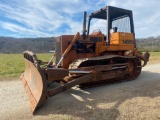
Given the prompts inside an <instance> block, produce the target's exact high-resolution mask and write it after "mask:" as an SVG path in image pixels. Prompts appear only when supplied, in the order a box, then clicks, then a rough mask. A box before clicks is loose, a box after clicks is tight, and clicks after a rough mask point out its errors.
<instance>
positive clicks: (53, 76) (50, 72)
mask: <svg viewBox="0 0 160 120" xmlns="http://www.w3.org/2000/svg"><path fill="white" fill-rule="evenodd" d="M45 73H46V74H47V80H51V81H54V80H61V79H63V78H64V77H66V76H68V74H69V70H67V69H64V68H46V70H45Z"/></svg>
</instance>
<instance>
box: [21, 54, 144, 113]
mask: <svg viewBox="0 0 160 120" xmlns="http://www.w3.org/2000/svg"><path fill="white" fill-rule="evenodd" d="M117 60H118V61H117ZM24 61H25V65H26V69H25V72H24V73H23V74H22V75H21V80H22V82H23V84H24V87H25V90H26V92H27V94H28V98H29V101H30V106H31V110H32V112H33V113H34V112H35V110H36V109H37V108H38V107H39V106H40V105H41V104H43V103H44V102H45V101H46V99H47V98H48V97H51V96H53V95H56V94H58V93H60V92H63V91H65V90H67V89H69V88H71V87H73V86H75V85H80V87H93V86H99V85H104V84H110V83H114V82H120V81H126V80H132V79H135V78H137V77H138V76H139V74H140V73H141V68H142V67H141V61H140V59H139V58H138V57H134V56H125V57H122V56H121V57H120V56H117V55H111V56H101V57H95V58H86V59H79V60H77V62H81V63H83V62H85V64H84V65H81V64H80V63H78V64H75V63H74V64H75V65H77V66H76V68H75V69H70V70H67V69H64V68H54V67H46V68H40V61H39V60H38V59H37V57H36V55H35V54H34V53H32V52H29V51H26V52H24ZM95 63H96V65H95ZM99 63H100V64H99ZM46 64H47V63H46ZM79 66H80V67H79ZM70 71H71V72H70ZM74 71H75V72H74ZM88 71H90V72H88ZM69 72H70V75H68V73H69ZM79 73H80V74H79ZM72 74H75V75H72ZM65 79H66V80H65ZM48 80H52V81H54V80H58V83H59V82H60V83H62V84H59V86H58V87H54V88H52V89H49V88H48V86H47V82H48ZM63 81H65V82H63Z"/></svg>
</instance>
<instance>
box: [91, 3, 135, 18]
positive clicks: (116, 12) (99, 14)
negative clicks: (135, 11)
mask: <svg viewBox="0 0 160 120" xmlns="http://www.w3.org/2000/svg"><path fill="white" fill-rule="evenodd" d="M107 12H109V15H110V18H111V19H114V18H118V17H121V16H125V15H131V14H132V11H131V10H126V9H122V8H117V7H112V6H106V7H104V8H101V9H100V10H97V11H95V12H93V13H91V14H90V16H89V17H90V18H98V19H107Z"/></svg>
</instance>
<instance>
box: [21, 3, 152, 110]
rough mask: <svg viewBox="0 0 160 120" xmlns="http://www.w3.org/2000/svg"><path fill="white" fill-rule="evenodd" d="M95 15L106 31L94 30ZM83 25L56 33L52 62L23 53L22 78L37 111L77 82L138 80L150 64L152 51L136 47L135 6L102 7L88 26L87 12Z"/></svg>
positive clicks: (82, 85)
mask: <svg viewBox="0 0 160 120" xmlns="http://www.w3.org/2000/svg"><path fill="white" fill-rule="evenodd" d="M92 19H98V20H99V19H103V20H106V24H104V25H103V26H106V31H101V30H95V31H93V32H92V33H90V25H92V24H91V21H92ZM82 28H83V32H82V34H80V33H79V32H77V33H76V35H62V36H60V37H56V39H55V53H54V54H53V56H52V58H51V59H50V61H49V62H43V61H41V60H39V59H38V58H37V57H36V54H34V53H33V52H32V51H25V52H24V53H23V55H24V61H25V67H26V68H25V71H24V73H23V74H22V75H21V77H20V78H21V80H22V82H23V84H24V87H25V89H26V92H27V94H28V98H29V101H30V106H31V110H32V112H33V113H34V112H35V110H36V109H37V108H38V107H39V106H41V105H42V104H43V103H44V102H45V101H46V100H47V98H49V97H51V96H54V95H56V94H58V93H61V92H63V91H65V90H67V89H69V88H71V87H73V86H75V85H77V86H79V87H80V88H87V87H94V86H99V85H104V84H110V83H115V82H121V81H129V80H134V79H136V78H137V77H138V76H139V75H140V73H141V69H142V67H143V66H145V65H146V64H147V62H148V60H149V56H150V54H149V53H148V52H145V53H143V54H142V53H140V52H138V49H137V48H136V41H135V32H134V23H133V15H132V11H131V10H126V9H122V8H117V7H112V6H106V7H104V8H101V9H100V10H98V11H95V12H93V13H91V14H90V15H89V18H88V26H87V29H86V12H84V14H83V27H82ZM54 57H55V58H54ZM53 59H54V60H53ZM51 84H56V87H55V86H54V87H53V85H51ZM51 86H52V87H51Z"/></svg>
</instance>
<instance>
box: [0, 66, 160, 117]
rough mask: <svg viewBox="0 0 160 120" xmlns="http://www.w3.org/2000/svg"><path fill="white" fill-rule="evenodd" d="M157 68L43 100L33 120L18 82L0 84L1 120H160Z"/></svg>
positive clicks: (159, 72) (159, 71) (146, 68)
mask: <svg viewBox="0 0 160 120" xmlns="http://www.w3.org/2000/svg"><path fill="white" fill-rule="evenodd" d="M159 113H160V64H154V65H148V66H146V67H144V68H143V71H142V74H141V75H140V76H139V78H138V79H136V80H134V81H129V82H123V83H118V84H112V85H106V86H101V87H96V88H91V89H85V90H80V89H77V88H73V89H70V90H68V91H65V92H63V93H61V94H58V95H56V96H54V97H52V98H50V99H48V100H47V102H46V104H44V105H43V106H42V107H41V108H40V109H38V111H37V112H36V114H35V115H34V116H33V115H32V113H31V111H30V106H29V102H28V98H27V95H26V93H25V91H24V88H23V84H22V83H21V81H20V80H12V81H0V119H1V120H7V119H8V120H18V119H32V120H38V119H42V120H49V119H50V120H53V119H55V120H58V119H60V120H61V119H63V120H64V119H65V120H66V119H67V120H68V119H74V120H75V119H76V120H77V119H87V120H89V119H91V120H94V119H95V120H98V119H100V120H103V119H104V120H106V119H109V120H114V119H119V120H128V119H135V120H137V119H148V120H151V119H154V120H156V119H160V114H159Z"/></svg>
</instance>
